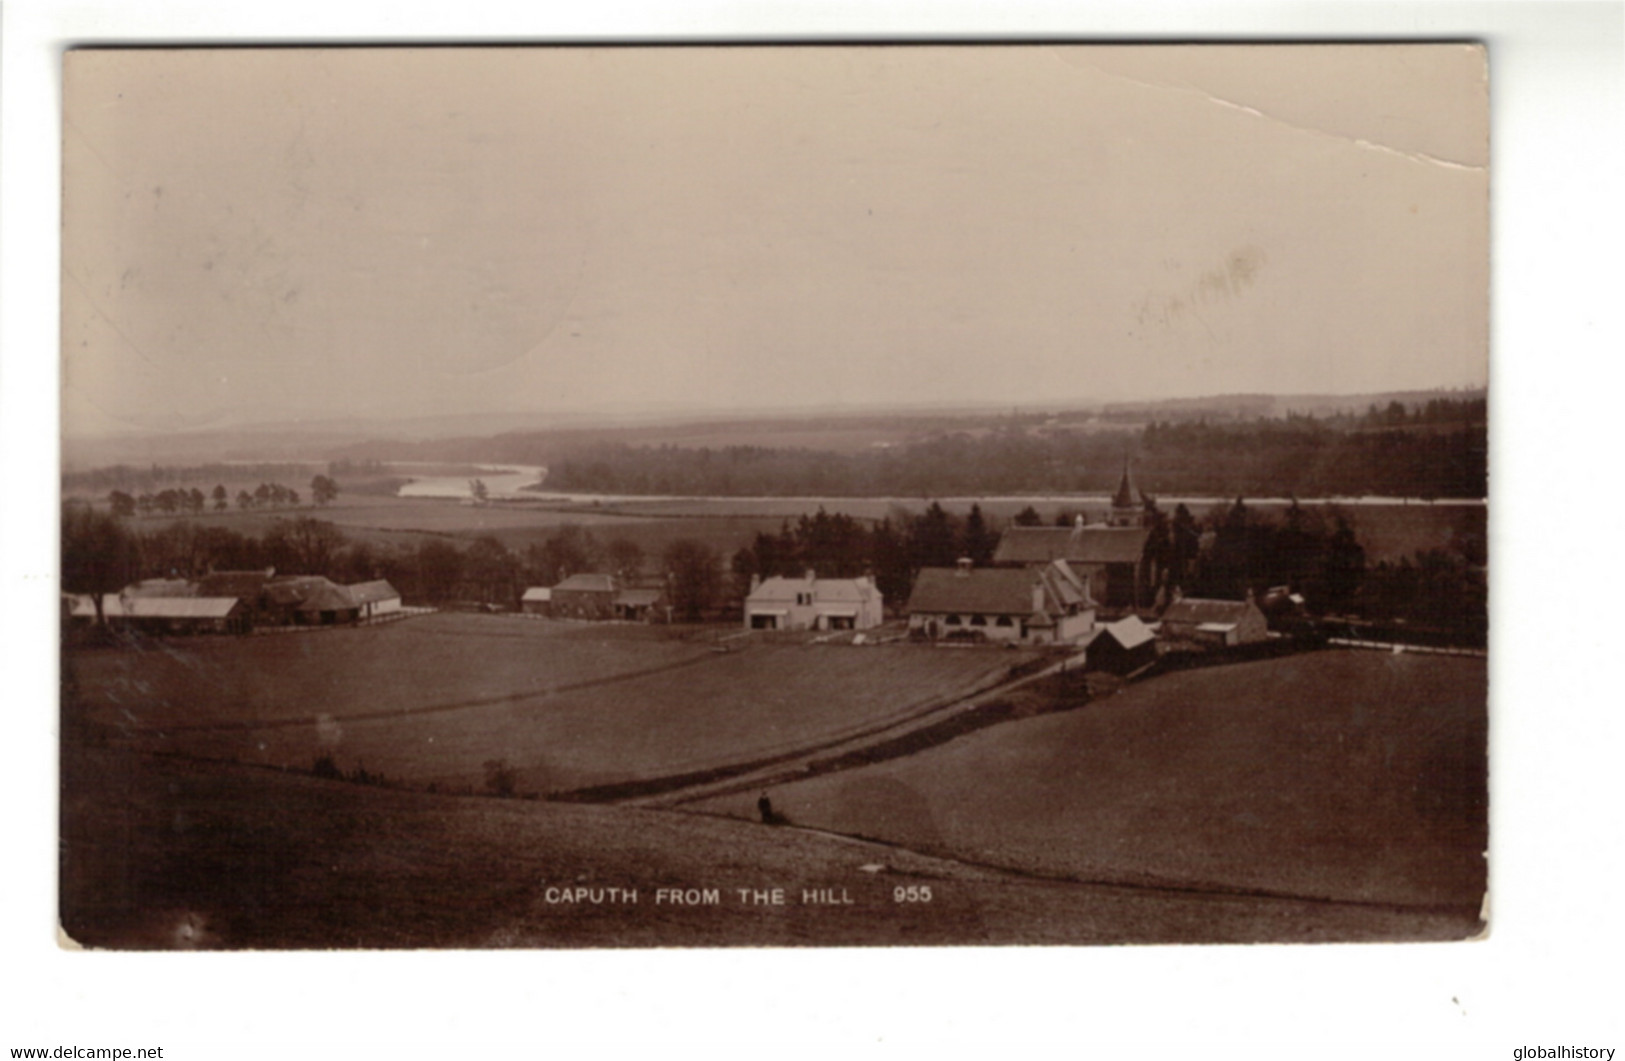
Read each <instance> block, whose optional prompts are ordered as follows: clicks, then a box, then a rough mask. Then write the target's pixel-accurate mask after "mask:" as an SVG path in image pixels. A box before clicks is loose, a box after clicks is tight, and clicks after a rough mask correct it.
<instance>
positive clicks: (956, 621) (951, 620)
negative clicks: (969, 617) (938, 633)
mask: <svg viewBox="0 0 1625 1061" xmlns="http://www.w3.org/2000/svg"><path fill="white" fill-rule="evenodd" d="M948 625H949V626H964V625H965V624H964V622H963V621H962V620H961V619H960V618H959V616H957V615H950V616H948Z"/></svg>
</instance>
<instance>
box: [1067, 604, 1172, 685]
mask: <svg viewBox="0 0 1625 1061" xmlns="http://www.w3.org/2000/svg"><path fill="white" fill-rule="evenodd" d="M1156 658H1157V638H1156V635H1155V634H1153V633H1152V632H1151V628H1150V627H1149V626H1146V625H1145V623H1143V622H1141V621H1140V617H1139V616H1137V615H1129V616H1125V617H1124V618H1122V619H1119V620H1117V621H1116V622H1115V623H1106V624H1103V625H1102V626H1100V627H1099V628H1098V629H1097V630H1096V631H1095V634H1094V637H1093V638H1091V639H1090V641H1089V643H1088V657H1087V659H1086V660H1085V662H1084V670H1091V671H1105V672H1107V673H1108V674H1132V673H1133V672H1134V671H1137V670H1139V669H1140V668H1141V667H1145V666H1148V665H1149V664H1151V663H1153V662H1155V661H1156Z"/></svg>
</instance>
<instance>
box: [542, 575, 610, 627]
mask: <svg viewBox="0 0 1625 1061" xmlns="http://www.w3.org/2000/svg"><path fill="white" fill-rule="evenodd" d="M619 592H620V588H619V587H618V586H616V584H615V579H614V578H613V577H612V576H610V575H571V576H570V577H569V578H567V579H565V580H564V581H563V582H560V583H559V584H558V585H556V586H554V587H553V594H552V609H553V614H554V615H555V616H557V617H558V618H561V619H613V618H615V597H616V594H618V593H619Z"/></svg>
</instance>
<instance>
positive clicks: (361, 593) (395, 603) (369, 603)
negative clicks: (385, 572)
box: [344, 579, 401, 619]
mask: <svg viewBox="0 0 1625 1061" xmlns="http://www.w3.org/2000/svg"><path fill="white" fill-rule="evenodd" d="M344 588H345V589H346V590H348V591H349V593H350V598H351V599H352V600H354V601H355V603H356V607H357V608H358V609H360V614H361V618H363V619H371V618H373V617H375V616H379V615H388V614H389V613H391V612H398V611H400V610H401V594H400V591H399V590H397V589H396V588H395V587H394V586H392V585H390V584H389V582H388V581H387V580H385V579H377V580H376V581H373V582H358V583H356V584H355V585H353V586H345V587H344Z"/></svg>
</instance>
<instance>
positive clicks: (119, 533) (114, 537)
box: [62, 502, 138, 626]
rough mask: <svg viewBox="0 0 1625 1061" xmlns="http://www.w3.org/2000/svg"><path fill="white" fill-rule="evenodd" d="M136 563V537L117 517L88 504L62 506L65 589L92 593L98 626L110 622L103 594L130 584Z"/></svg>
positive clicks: (135, 570) (63, 585) (63, 586)
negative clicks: (103, 609) (103, 605)
mask: <svg viewBox="0 0 1625 1061" xmlns="http://www.w3.org/2000/svg"><path fill="white" fill-rule="evenodd" d="M137 565H138V555H137V551H136V540H135V538H134V537H133V536H132V535H131V534H130V533H129V532H128V531H126V530H125V529H124V525H123V524H122V523H120V522H119V521H118V519H117V518H116V517H114V516H111V515H109V514H107V513H105V512H97V511H96V510H95V509H93V508H91V507H90V506H89V505H85V504H75V503H72V502H69V503H67V504H64V505H63V506H62V588H63V589H64V590H66V591H67V592H69V593H87V594H89V595H90V597H91V599H92V600H93V601H94V602H95V606H96V624H97V625H98V626H100V625H102V624H103V623H105V622H106V621H107V617H106V616H105V615H104V614H103V613H102V596H103V594H107V593H117V592H118V591H119V590H121V589H123V588H124V587H125V586H126V585H128V584H129V583H130V582H131V581H132V580H133V579H134V578H135V575H136V572H137Z"/></svg>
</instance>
